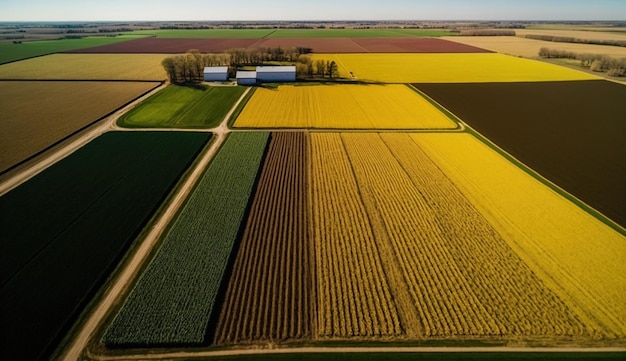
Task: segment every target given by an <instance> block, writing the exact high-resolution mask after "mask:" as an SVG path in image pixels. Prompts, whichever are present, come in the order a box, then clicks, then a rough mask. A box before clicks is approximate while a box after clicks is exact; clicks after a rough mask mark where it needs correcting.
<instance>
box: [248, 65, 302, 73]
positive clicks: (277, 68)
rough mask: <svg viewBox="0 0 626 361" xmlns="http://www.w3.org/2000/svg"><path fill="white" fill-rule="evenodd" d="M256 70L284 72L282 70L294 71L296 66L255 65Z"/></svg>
mask: <svg viewBox="0 0 626 361" xmlns="http://www.w3.org/2000/svg"><path fill="white" fill-rule="evenodd" d="M256 71H257V72H262V73H284V72H293V73H295V72H296V67H295V66H293V65H288V66H257V67H256Z"/></svg>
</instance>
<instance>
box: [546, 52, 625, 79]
mask: <svg viewBox="0 0 626 361" xmlns="http://www.w3.org/2000/svg"><path fill="white" fill-rule="evenodd" d="M539 56H540V57H542V58H563V59H576V60H579V61H580V66H582V67H585V68H589V70H591V71H597V72H607V75H608V76H614V77H622V76H626V58H621V59H617V58H613V57H610V56H607V55H601V54H589V53H576V52H573V51H567V50H557V49H550V48H541V49H539Z"/></svg>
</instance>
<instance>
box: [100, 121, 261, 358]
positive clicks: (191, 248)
mask: <svg viewBox="0 0 626 361" xmlns="http://www.w3.org/2000/svg"><path fill="white" fill-rule="evenodd" d="M268 136H269V135H268V133H234V134H231V135H230V136H229V138H228V139H227V140H226V143H225V144H224V146H223V147H222V149H221V150H220V152H219V153H218V154H217V156H216V157H215V158H214V159H213V161H212V162H211V164H210V165H209V167H208V168H207V170H206V172H205V173H204V175H203V176H202V178H201V179H200V181H199V183H198V185H197V186H196V189H195V190H194V191H193V193H192V194H191V195H190V197H189V199H188V201H187V203H186V204H185V206H184V207H183V209H182V210H181V211H180V214H179V216H178V218H177V219H176V220H175V221H174V222H173V225H172V228H171V229H170V231H169V232H168V234H167V235H166V236H165V238H164V240H163V244H162V245H161V247H160V249H159V251H158V253H157V254H156V255H155V257H154V259H153V260H152V262H151V263H150V266H149V267H148V268H147V269H146V271H144V273H143V274H142V276H141V278H140V279H139V281H138V283H137V284H136V285H135V287H134V289H133V290H132V292H131V293H130V295H129V296H128V298H127V300H126V302H125V303H124V305H123V306H122V308H121V309H120V311H119V313H118V314H117V316H116V318H115V319H114V321H113V323H112V324H111V326H110V327H109V329H108V330H107V331H106V333H105V335H104V337H103V342H104V343H105V344H106V345H109V346H124V345H126V346H128V345H142V346H146V345H196V344H200V343H202V342H204V341H205V340H206V338H207V336H206V333H207V330H208V327H207V326H208V323H209V319H210V317H211V314H212V312H213V309H214V303H215V299H216V297H217V293H218V291H219V288H220V285H221V283H222V278H223V277H224V273H225V270H226V266H227V264H228V260H229V258H230V257H231V255H230V253H231V250H232V247H233V244H234V243H235V241H236V238H237V235H238V232H239V228H240V226H241V223H242V222H243V220H244V214H245V211H246V208H247V205H248V198H249V197H250V193H251V192H252V188H253V185H254V183H255V179H256V176H257V172H258V170H259V167H260V163H261V160H262V158H263V153H264V150H265V147H266V143H267V140H268Z"/></svg>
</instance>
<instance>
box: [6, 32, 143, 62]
mask: <svg viewBox="0 0 626 361" xmlns="http://www.w3.org/2000/svg"><path fill="white" fill-rule="evenodd" d="M131 39H137V37H136V36H132V35H126V36H124V35H122V36H116V37H107V36H97V37H96V36H94V37H87V38H82V39H59V40H42V41H31V42H24V43H22V44H12V43H9V44H0V64H4V63H8V62H12V61H16V60H22V59H27V58H32V57H35V56H40V55H46V54H53V53H60V52H64V51H70V50H75V49H83V48H93V47H95V46H102V45H108V44H115V43H120V42H122V41H127V40H131Z"/></svg>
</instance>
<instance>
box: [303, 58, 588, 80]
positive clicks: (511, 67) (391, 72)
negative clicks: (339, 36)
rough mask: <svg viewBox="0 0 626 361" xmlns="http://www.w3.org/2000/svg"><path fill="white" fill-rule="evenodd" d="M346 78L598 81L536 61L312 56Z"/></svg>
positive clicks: (578, 72)
mask: <svg viewBox="0 0 626 361" xmlns="http://www.w3.org/2000/svg"><path fill="white" fill-rule="evenodd" d="M319 59H324V60H334V61H335V62H336V63H337V64H338V67H339V74H340V75H341V76H342V77H346V78H353V77H354V78H355V79H358V80H362V81H377V82H385V83H472V82H473V83H487V82H516V81H519V82H524V81H565V80H588V79H599V78H598V77H596V76H594V75H591V74H587V73H584V72H580V71H576V70H571V69H568V68H564V67H560V66H557V65H553V64H548V63H544V62H540V61H537V60H530V59H521V58H517V57H513V56H508V55H504V54H495V53H487V54H484V53H479V54H314V55H313V61H314V62H315V61H316V60H319Z"/></svg>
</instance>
